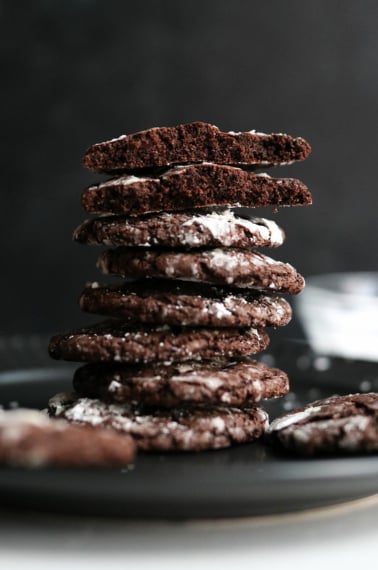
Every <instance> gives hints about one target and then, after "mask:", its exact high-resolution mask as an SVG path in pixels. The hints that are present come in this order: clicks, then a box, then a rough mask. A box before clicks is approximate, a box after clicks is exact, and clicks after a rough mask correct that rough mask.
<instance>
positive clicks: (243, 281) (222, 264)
mask: <svg viewBox="0 0 378 570" xmlns="http://www.w3.org/2000/svg"><path fill="white" fill-rule="evenodd" d="M97 266H98V268H99V269H100V270H101V271H102V272H103V273H115V274H118V275H122V276H124V277H131V278H134V279H136V278H139V277H157V278H164V279H181V280H184V281H196V282H202V283H213V284H217V285H225V286H227V285H228V286H231V285H232V286H233V287H241V288H251V289H261V290H266V291H271V292H276V291H277V292H281V293H291V294H296V293H299V292H300V291H302V289H303V287H304V279H303V277H302V276H301V275H300V274H299V273H298V272H297V271H296V270H295V269H294V267H292V266H291V265H290V264H288V263H283V262H281V261H276V260H274V259H271V258H270V257H267V256H266V255H263V254H261V253H257V252H253V251H248V250H242V249H232V248H229V249H222V248H218V249H212V250H200V251H197V252H196V251H195V252H173V251H165V250H162V249H154V250H142V249H141V248H139V249H138V248H127V247H118V248H116V249H110V250H107V251H104V252H103V253H102V254H101V255H100V257H99V259H98V263H97Z"/></svg>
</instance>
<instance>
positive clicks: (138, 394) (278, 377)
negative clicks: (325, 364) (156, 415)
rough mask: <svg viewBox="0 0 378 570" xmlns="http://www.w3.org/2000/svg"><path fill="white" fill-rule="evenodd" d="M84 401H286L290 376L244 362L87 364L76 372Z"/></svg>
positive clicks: (234, 403)
mask: <svg viewBox="0 0 378 570" xmlns="http://www.w3.org/2000/svg"><path fill="white" fill-rule="evenodd" d="M74 388H75V390H76V392H78V393H79V394H80V395H81V396H87V397H89V398H99V399H100V400H102V401H105V402H117V403H124V402H126V403H130V402H133V401H135V402H143V404H144V405H146V406H158V407H168V408H171V407H175V406H180V405H209V404H211V405H228V406H246V405H251V404H253V403H254V402H258V401H259V400H264V399H268V398H277V397H279V396H284V395H285V394H286V393H287V392H288V390H289V381H288V377H287V375H286V374H285V373H284V372H282V371H281V370H278V369H277V368H269V367H268V366H266V365H265V364H263V363H261V362H257V361H256V360H251V359H250V358H245V359H243V360H240V361H237V362H232V361H231V362H230V361H226V360H219V359H218V360H215V361H211V362H208V363H199V362H188V363H177V364H171V365H164V364H160V365H157V364H155V365H150V366H134V367H133V366H130V365H127V364H126V365H125V364H124V365H117V364H87V365H86V366H82V367H81V368H79V369H78V370H77V371H76V372H75V376H74Z"/></svg>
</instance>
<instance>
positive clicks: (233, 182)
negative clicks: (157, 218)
mask: <svg viewBox="0 0 378 570" xmlns="http://www.w3.org/2000/svg"><path fill="white" fill-rule="evenodd" d="M311 203H312V197H311V194H310V192H309V190H308V189H307V187H306V186H305V185H304V184H303V182H301V181H300V180H296V179H294V178H271V177H270V176H268V175H267V174H264V175H262V174H260V175H258V174H254V173H253V172H248V171H245V170H242V169H241V168H235V167H232V166H222V165H218V164H192V165H190V166H186V167H182V166H181V167H176V168H173V169H172V170H168V171H167V172H166V173H164V174H162V175H161V176H158V177H147V178H146V177H143V178H141V177H138V176H122V177H120V178H113V179H111V180H108V181H107V182H102V183H101V184H97V185H94V186H89V188H87V189H86V190H84V192H83V193H82V195H81V205H82V206H83V208H84V210H86V211H87V212H90V213H92V214H96V213H99V214H103V213H110V214H126V215H130V216H139V215H141V214H147V213H149V212H161V211H164V210H166V211H179V210H191V209H192V208H203V207H214V206H229V207H237V206H244V207H247V208H255V207H261V206H306V205H309V204H311Z"/></svg>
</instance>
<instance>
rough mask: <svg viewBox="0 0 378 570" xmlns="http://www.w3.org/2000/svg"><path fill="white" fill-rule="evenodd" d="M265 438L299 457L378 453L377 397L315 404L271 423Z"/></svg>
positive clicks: (353, 396)
mask: <svg viewBox="0 0 378 570" xmlns="http://www.w3.org/2000/svg"><path fill="white" fill-rule="evenodd" d="M268 437H269V441H271V442H272V443H273V444H276V445H279V446H280V447H283V448H285V449H288V450H290V451H292V452H293V453H297V454H301V455H316V454H332V453H362V452H373V451H378V394H377V393H366V394H349V395H347V396H334V397H331V398H327V399H324V400H317V401H316V402H313V403H311V404H308V405H307V406H304V407H303V408H300V409H297V410H294V411H292V412H290V413H289V414H287V415H285V416H282V417H280V418H277V419H276V420H274V421H273V422H272V424H271V425H270V428H269V430H268Z"/></svg>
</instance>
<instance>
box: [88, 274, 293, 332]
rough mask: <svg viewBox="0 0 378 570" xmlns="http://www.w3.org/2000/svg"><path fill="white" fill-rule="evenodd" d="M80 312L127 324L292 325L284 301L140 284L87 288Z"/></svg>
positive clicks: (186, 285) (181, 285) (192, 286)
mask: <svg viewBox="0 0 378 570" xmlns="http://www.w3.org/2000/svg"><path fill="white" fill-rule="evenodd" d="M80 308H81V310H82V311H86V312H88V313H95V314H99V315H105V316H108V317H118V318H120V319H124V320H125V321H128V322H130V323H132V322H135V323H137V322H139V323H146V324H153V325H164V324H165V325H170V326H181V325H182V326H193V327H266V326H272V327H280V326H285V325H287V324H288V322H289V321H290V319H291V315H292V310H291V307H290V305H289V303H288V302H287V301H286V299H283V298H282V297H277V296H271V295H263V294H259V293H256V292H255V291H250V290H247V289H246V290H243V291H242V292H240V291H238V290H230V289H228V290H227V289H221V288H219V287H214V286H211V285H207V284H203V283H191V282H185V281H181V282H177V281H169V280H157V279H141V280H138V281H135V282H131V283H124V284H120V285H108V286H102V287H100V285H99V284H98V283H96V282H95V283H92V284H90V285H88V286H87V287H86V288H85V289H84V291H83V293H82V295H81V297H80Z"/></svg>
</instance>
